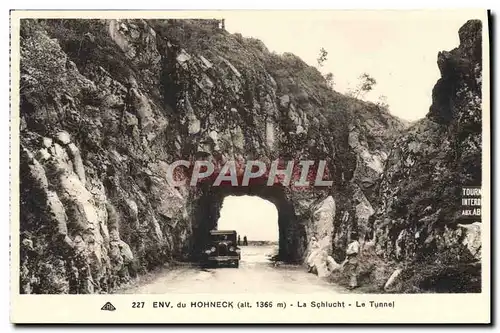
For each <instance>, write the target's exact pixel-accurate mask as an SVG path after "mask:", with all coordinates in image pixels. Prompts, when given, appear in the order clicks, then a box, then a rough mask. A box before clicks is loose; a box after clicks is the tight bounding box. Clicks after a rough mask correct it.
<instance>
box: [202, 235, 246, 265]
mask: <svg viewBox="0 0 500 333" xmlns="http://www.w3.org/2000/svg"><path fill="white" fill-rule="evenodd" d="M237 237H238V236H237V234H236V231H234V230H211V231H210V240H209V242H208V243H207V246H206V247H205V251H204V252H203V262H202V264H203V265H204V266H208V267H213V266H218V265H219V264H229V265H233V266H234V267H239V264H240V259H241V250H240V248H239V247H238V244H237V240H236V239H237Z"/></svg>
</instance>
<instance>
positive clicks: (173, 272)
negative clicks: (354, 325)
mask: <svg viewBox="0 0 500 333" xmlns="http://www.w3.org/2000/svg"><path fill="white" fill-rule="evenodd" d="M241 249H242V252H241V261H240V267H239V268H232V267H220V268H213V269H212V268H209V269H202V268H200V267H198V266H196V265H190V266H181V267H176V268H172V269H165V270H164V271H162V272H159V273H157V274H155V275H154V276H153V277H151V278H149V279H147V281H138V283H136V285H131V286H129V287H126V288H124V289H121V290H119V291H118V292H117V293H122V294H167V293H168V294H170V293H180V294H186V293H196V294H200V293H209V294H211V293H216V294H235V293H283V294H310V293H326V295H327V294H338V293H345V292H347V291H346V290H345V289H344V288H342V287H339V286H336V285H334V284H331V283H328V282H327V281H325V280H323V279H320V278H318V277H317V276H316V275H314V274H311V273H307V272H306V270H305V269H304V267H303V266H291V265H279V266H278V267H274V265H273V264H272V263H271V262H270V261H269V256H270V255H273V254H275V253H276V247H275V246H242V247H241Z"/></svg>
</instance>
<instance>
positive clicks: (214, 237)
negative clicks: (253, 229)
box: [212, 234, 236, 242]
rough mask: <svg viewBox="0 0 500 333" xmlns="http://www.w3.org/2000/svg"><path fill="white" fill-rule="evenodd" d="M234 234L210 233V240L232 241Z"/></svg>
mask: <svg viewBox="0 0 500 333" xmlns="http://www.w3.org/2000/svg"><path fill="white" fill-rule="evenodd" d="M235 238H236V237H235V235H233V234H229V235H227V234H226V235H224V234H223V235H212V240H213V241H214V242H221V241H228V242H234V241H235Z"/></svg>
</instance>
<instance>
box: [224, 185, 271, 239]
mask: <svg viewBox="0 0 500 333" xmlns="http://www.w3.org/2000/svg"><path fill="white" fill-rule="evenodd" d="M217 229H219V230H236V232H237V233H238V235H240V236H241V240H242V241H243V236H245V235H246V236H247V237H248V240H249V241H250V240H265V241H276V242H277V241H278V239H279V233H278V211H277V209H276V206H275V205H274V204H273V203H271V202H270V201H267V200H264V199H261V198H259V197H256V196H246V195H245V196H227V197H225V198H224V202H223V203H222V208H221V211H220V218H219V221H218V225H217Z"/></svg>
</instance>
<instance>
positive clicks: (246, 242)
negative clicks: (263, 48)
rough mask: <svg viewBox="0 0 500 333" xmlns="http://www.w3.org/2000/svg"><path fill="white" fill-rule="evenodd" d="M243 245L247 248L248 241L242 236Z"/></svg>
mask: <svg viewBox="0 0 500 333" xmlns="http://www.w3.org/2000/svg"><path fill="white" fill-rule="evenodd" d="M243 245H245V246H247V245H248V239H247V236H246V235H245V236H243Z"/></svg>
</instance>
